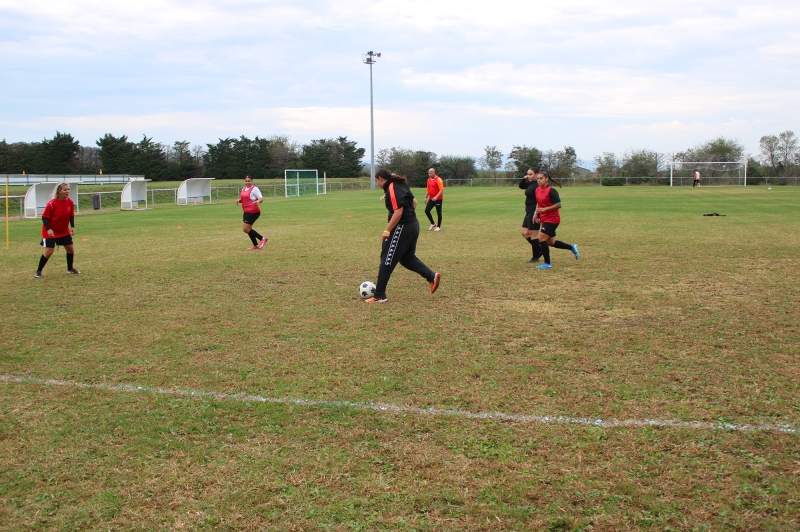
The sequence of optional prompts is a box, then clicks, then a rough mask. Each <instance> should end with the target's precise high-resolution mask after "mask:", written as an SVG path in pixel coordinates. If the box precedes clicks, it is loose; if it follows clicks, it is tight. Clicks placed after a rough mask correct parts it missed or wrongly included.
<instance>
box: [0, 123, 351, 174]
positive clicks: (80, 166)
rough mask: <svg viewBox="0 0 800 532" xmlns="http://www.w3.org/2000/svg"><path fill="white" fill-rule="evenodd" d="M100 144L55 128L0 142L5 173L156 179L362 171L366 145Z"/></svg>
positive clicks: (337, 141)
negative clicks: (34, 137) (47, 134)
mask: <svg viewBox="0 0 800 532" xmlns="http://www.w3.org/2000/svg"><path fill="white" fill-rule="evenodd" d="M95 144H96V146H81V145H80V142H79V141H77V140H75V139H74V138H73V137H72V135H70V134H69V133H61V132H56V135H55V136H54V137H53V138H52V139H44V140H42V141H41V142H31V143H27V142H17V143H12V144H9V143H8V142H6V140H5V139H3V141H2V142H0V173H4V174H21V173H23V172H25V173H28V174H97V173H101V172H102V173H105V174H129V175H143V176H145V177H146V178H147V179H152V180H153V181H179V180H183V179H188V178H190V177H214V178H217V179H241V178H243V177H244V176H245V175H250V176H252V177H253V178H280V177H283V172H284V170H285V169H291V168H296V169H304V168H313V169H316V170H319V171H320V172H327V175H328V177H334V178H337V177H353V176H358V175H361V173H362V166H361V160H362V159H363V158H364V148H359V147H357V145H356V142H355V141H351V140H348V139H347V137H337V138H330V139H318V140H312V141H311V142H309V143H308V144H305V145H300V144H299V143H297V142H292V141H291V140H290V139H289V137H287V136H284V135H274V136H271V137H267V138H260V137H258V136H256V137H255V138H254V139H249V138H247V137H245V136H241V137H239V138H226V139H219V142H217V143H216V144H206V145H205V146H190V144H189V143H188V142H186V141H178V142H175V143H173V144H172V145H171V146H170V145H165V144H162V143H159V142H154V141H153V139H152V138H150V137H147V136H146V135H144V136H143V137H142V139H141V140H140V141H138V142H133V141H131V140H129V139H128V137H127V136H126V135H122V136H119V137H115V136H114V135H111V134H109V133H107V134H106V135H104V136H103V137H102V138H100V139H98V140H97V141H96V142H95Z"/></svg>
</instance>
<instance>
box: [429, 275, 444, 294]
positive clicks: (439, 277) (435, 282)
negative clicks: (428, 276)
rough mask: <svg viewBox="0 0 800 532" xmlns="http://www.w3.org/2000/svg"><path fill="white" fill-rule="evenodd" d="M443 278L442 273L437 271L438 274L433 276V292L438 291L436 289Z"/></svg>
mask: <svg viewBox="0 0 800 532" xmlns="http://www.w3.org/2000/svg"><path fill="white" fill-rule="evenodd" d="M441 280H442V274H441V273H439V272H436V274H435V275H434V276H433V281H431V294H432V293H434V292H436V289H437V288H439V283H440V282H441Z"/></svg>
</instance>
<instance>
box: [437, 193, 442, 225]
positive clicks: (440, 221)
mask: <svg viewBox="0 0 800 532" xmlns="http://www.w3.org/2000/svg"><path fill="white" fill-rule="evenodd" d="M435 205H436V219H437V220H438V221H437V222H436V227H442V200H439V201H437V202H436V204H435Z"/></svg>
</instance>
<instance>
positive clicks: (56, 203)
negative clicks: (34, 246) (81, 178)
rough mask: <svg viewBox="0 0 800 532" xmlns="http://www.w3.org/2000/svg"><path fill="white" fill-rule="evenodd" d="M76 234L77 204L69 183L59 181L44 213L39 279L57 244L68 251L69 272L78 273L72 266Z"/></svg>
mask: <svg viewBox="0 0 800 532" xmlns="http://www.w3.org/2000/svg"><path fill="white" fill-rule="evenodd" d="M74 234H75V204H74V203H73V202H72V200H71V199H70V197H69V183H59V184H58V186H57V187H56V193H55V197H54V198H53V199H51V200H50V201H48V202H47V206H45V208H44V212H43V213H42V246H43V247H44V251H43V252H42V256H41V257H40V258H39V267H38V268H37V269H36V275H34V277H36V278H37V279H41V278H42V268H44V265H45V264H47V261H48V260H49V259H50V256H51V255H52V254H53V251H55V248H56V245H59V246H64V249H65V250H66V251H67V273H70V274H73V275H78V274H79V273H81V272H79V271H78V270H76V269H75V268H74V267H73V266H72V261H73V260H74V258H75V248H74V247H73V245H72V235H74Z"/></svg>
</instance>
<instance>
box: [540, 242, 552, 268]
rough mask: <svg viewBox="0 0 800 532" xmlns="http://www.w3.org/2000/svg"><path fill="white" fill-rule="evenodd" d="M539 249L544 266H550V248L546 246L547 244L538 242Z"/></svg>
mask: <svg viewBox="0 0 800 532" xmlns="http://www.w3.org/2000/svg"><path fill="white" fill-rule="evenodd" d="M539 249H540V251H541V252H542V257H543V258H544V262H545V264H550V246H548V245H547V242H541V241H540V242H539Z"/></svg>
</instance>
